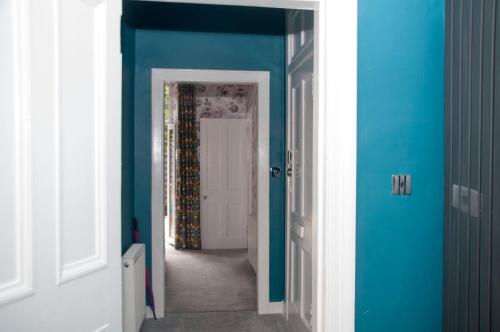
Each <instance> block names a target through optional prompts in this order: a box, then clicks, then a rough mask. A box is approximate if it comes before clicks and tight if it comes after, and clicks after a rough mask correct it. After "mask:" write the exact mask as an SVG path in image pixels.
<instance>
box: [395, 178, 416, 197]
mask: <svg viewBox="0 0 500 332" xmlns="http://www.w3.org/2000/svg"><path fill="white" fill-rule="evenodd" d="M392 194H393V195H400V196H403V195H404V196H407V195H410V194H411V175H406V174H394V175H393V176H392Z"/></svg>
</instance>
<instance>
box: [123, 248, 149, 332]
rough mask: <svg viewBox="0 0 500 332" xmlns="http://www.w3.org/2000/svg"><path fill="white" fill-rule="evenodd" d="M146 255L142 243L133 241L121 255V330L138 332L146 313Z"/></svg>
mask: <svg viewBox="0 0 500 332" xmlns="http://www.w3.org/2000/svg"><path fill="white" fill-rule="evenodd" d="M145 264H146V255H145V249H144V244H142V243H135V244H133V245H132V246H131V247H130V248H129V249H128V250H127V252H126V253H125V254H124V255H123V257H122V276H123V331H124V332H138V331H139V330H140V329H141V325H142V322H143V321H144V316H145V313H146V275H145V271H146V270H145V269H146V266H145Z"/></svg>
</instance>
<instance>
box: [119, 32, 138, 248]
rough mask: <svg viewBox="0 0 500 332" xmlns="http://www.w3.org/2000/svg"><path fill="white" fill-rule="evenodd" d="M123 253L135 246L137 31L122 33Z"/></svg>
mask: <svg viewBox="0 0 500 332" xmlns="http://www.w3.org/2000/svg"><path fill="white" fill-rule="evenodd" d="M122 53H123V59H122V81H123V84H122V89H123V92H122V253H123V252H125V251H126V250H127V249H128V247H130V245H131V244H132V243H133V235H132V219H133V217H134V80H135V29H132V28H131V27H129V26H127V25H124V26H123V29H122Z"/></svg>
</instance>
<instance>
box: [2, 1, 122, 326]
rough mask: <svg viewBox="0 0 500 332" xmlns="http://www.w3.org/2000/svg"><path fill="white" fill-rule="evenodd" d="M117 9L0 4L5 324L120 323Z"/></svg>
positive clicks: (86, 4) (111, 4)
mask: <svg viewBox="0 0 500 332" xmlns="http://www.w3.org/2000/svg"><path fill="white" fill-rule="evenodd" d="M120 16H121V0H3V1H0V43H1V45H2V51H1V52H0V73H1V74H0V155H1V156H2V158H1V161H0V184H1V185H0V211H1V215H0V229H1V234H2V235H1V240H0V264H1V268H0V331H9V332H15V331H22V332H28V331H51V332H58V331H61V332H63V331H64V332H66V331H82V332H93V331H116V332H119V331H121V329H122V320H121V309H122V307H121V259H120V256H121V253H120V250H121V244H120V224H121V220H120V181H121V172H120V168H121V167H120V164H121V152H120V149H121V138H120V137H121V129H120V128H121V83H120V82H121V55H120V39H119V38H120Z"/></svg>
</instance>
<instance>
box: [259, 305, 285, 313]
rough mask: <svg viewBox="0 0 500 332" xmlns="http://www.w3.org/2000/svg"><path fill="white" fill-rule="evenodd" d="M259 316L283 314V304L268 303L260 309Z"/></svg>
mask: <svg viewBox="0 0 500 332" xmlns="http://www.w3.org/2000/svg"><path fill="white" fill-rule="evenodd" d="M262 309H263V310H261V311H260V312H259V315H276V314H280V315H282V314H283V309H284V305H283V302H268V303H267V304H266V307H265V308H262Z"/></svg>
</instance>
